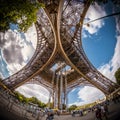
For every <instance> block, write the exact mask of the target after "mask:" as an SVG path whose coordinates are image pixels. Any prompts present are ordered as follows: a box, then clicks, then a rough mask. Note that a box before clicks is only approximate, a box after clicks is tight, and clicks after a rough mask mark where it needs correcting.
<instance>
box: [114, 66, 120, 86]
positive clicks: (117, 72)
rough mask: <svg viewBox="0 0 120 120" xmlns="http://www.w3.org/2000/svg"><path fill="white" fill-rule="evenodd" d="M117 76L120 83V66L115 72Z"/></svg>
mask: <svg viewBox="0 0 120 120" xmlns="http://www.w3.org/2000/svg"><path fill="white" fill-rule="evenodd" d="M115 78H116V81H117V83H118V84H119V85H120V68H118V70H117V71H116V72H115Z"/></svg>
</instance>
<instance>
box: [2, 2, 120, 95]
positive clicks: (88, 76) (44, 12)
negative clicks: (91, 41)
mask: <svg viewBox="0 0 120 120" xmlns="http://www.w3.org/2000/svg"><path fill="white" fill-rule="evenodd" d="M90 1H91V0H83V1H82V2H80V1H77V0H51V1H49V0H48V1H46V0H39V2H44V4H45V8H44V9H40V10H39V12H38V15H37V16H38V20H37V22H36V23H35V25H36V30H37V48H36V51H35V54H34V55H33V57H32V59H31V60H30V62H29V63H28V64H27V65H26V66H25V67H24V68H23V69H21V70H20V71H19V72H17V73H16V74H14V75H12V76H10V77H8V78H7V79H4V80H3V81H2V82H3V83H4V84H5V85H6V86H7V87H8V88H9V89H11V90H14V89H15V88H17V87H19V86H21V85H22V84H25V83H26V82H31V80H35V81H36V79H37V81H38V82H40V83H41V84H45V85H47V87H49V88H50V89H53V90H55V89H57V87H58V86H60V84H61V83H60V80H61V76H62V79H63V80H62V81H63V86H62V87H63V89H64V88H66V89H73V88H74V87H76V86H79V85H80V84H89V85H92V86H95V87H97V88H98V89H100V90H101V91H102V92H104V93H105V94H110V93H112V92H113V91H114V90H116V89H117V88H118V87H119V86H118V85H117V84H116V83H114V82H112V81H110V80H109V79H107V78H106V77H105V76H103V75H102V74H101V73H100V72H98V71H97V70H96V69H95V68H94V67H93V65H92V64H91V63H90V62H89V60H88V58H87V57H86V55H85V53H84V50H83V48H82V43H81V35H82V33H81V31H82V23H83V20H84V17H85V15H86V12H87V10H88V8H89V6H90V4H91V2H90ZM39 76H40V78H42V81H44V82H41V79H39ZM56 86H57V87H56Z"/></svg>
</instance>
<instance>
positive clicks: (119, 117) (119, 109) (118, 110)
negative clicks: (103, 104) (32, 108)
mask: <svg viewBox="0 0 120 120" xmlns="http://www.w3.org/2000/svg"><path fill="white" fill-rule="evenodd" d="M41 120H45V118H42V119H41ZM54 120H95V113H94V112H90V113H88V114H87V115H85V116H82V117H80V116H79V115H76V116H75V117H72V116H71V115H60V116H55V118H54ZM103 120H105V119H103ZM108 120H120V103H117V104H115V103H113V102H112V103H110V105H109V115H108Z"/></svg>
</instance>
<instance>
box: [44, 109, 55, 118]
mask: <svg viewBox="0 0 120 120" xmlns="http://www.w3.org/2000/svg"><path fill="white" fill-rule="evenodd" d="M53 119H54V113H53V111H52V110H50V111H48V113H47V118H46V120H53Z"/></svg>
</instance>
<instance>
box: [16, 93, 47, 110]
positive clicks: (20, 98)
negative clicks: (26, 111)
mask: <svg viewBox="0 0 120 120" xmlns="http://www.w3.org/2000/svg"><path fill="white" fill-rule="evenodd" d="M15 96H16V98H17V99H18V100H19V101H20V102H24V103H29V102H31V103H34V104H37V105H38V106H39V107H41V108H44V107H46V104H45V103H43V102H41V101H40V100H38V99H37V98H36V97H31V98H27V97H25V96H24V95H22V94H21V93H19V92H17V91H15Z"/></svg>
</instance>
